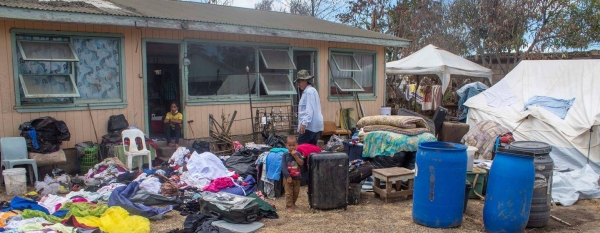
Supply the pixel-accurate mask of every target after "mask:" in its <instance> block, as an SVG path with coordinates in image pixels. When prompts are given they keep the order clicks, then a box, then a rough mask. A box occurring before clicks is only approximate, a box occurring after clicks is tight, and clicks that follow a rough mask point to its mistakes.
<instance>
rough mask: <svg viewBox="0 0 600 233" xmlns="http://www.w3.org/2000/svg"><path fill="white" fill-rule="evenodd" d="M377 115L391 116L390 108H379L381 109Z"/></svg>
mask: <svg viewBox="0 0 600 233" xmlns="http://www.w3.org/2000/svg"><path fill="white" fill-rule="evenodd" d="M379 114H380V115H388V116H389V115H392V108H391V107H381V109H380V110H379Z"/></svg>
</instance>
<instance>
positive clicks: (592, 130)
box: [587, 126, 594, 165]
mask: <svg viewBox="0 0 600 233" xmlns="http://www.w3.org/2000/svg"><path fill="white" fill-rule="evenodd" d="M593 128H594V126H592V127H590V140H589V142H588V156H587V164H588V165H589V164H590V152H591V151H592V132H594V129H593Z"/></svg>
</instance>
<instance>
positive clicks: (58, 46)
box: [17, 40, 79, 62]
mask: <svg viewBox="0 0 600 233" xmlns="http://www.w3.org/2000/svg"><path fill="white" fill-rule="evenodd" d="M17 42H18V43H19V52H20V53H21V56H22V57H23V60H25V61H67V62H69V61H70V62H74V61H79V58H78V57H77V54H75V50H73V47H71V43H69V42H55V41H32V40H19V41H17Z"/></svg>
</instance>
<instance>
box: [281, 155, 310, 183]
mask: <svg viewBox="0 0 600 233" xmlns="http://www.w3.org/2000/svg"><path fill="white" fill-rule="evenodd" d="M296 154H297V156H298V158H299V159H301V160H302V161H304V155H302V153H300V152H298V151H296ZM300 170H301V167H300V165H298V162H296V160H295V159H294V156H292V155H291V154H290V153H289V152H288V153H285V154H283V157H282V158H281V173H282V175H283V178H284V179H285V178H288V177H292V179H302V173H301V172H300Z"/></svg>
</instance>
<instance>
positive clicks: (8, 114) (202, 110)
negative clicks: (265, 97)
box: [0, 19, 385, 148]
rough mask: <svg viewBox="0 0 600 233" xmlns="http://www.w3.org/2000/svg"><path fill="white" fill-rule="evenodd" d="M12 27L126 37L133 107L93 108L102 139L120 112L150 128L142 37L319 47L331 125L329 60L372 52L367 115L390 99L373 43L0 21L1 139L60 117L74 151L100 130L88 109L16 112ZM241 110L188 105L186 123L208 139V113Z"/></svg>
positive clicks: (241, 129)
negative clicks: (338, 54) (336, 54)
mask: <svg viewBox="0 0 600 233" xmlns="http://www.w3.org/2000/svg"><path fill="white" fill-rule="evenodd" d="M11 29H33V30H53V31H66V32H94V33H113V34H122V35H123V36H124V38H125V40H124V41H125V44H124V46H123V49H124V50H125V59H126V60H125V63H124V65H125V71H126V72H125V74H124V78H125V83H126V96H127V106H126V107H125V108H121V109H109V110H92V111H91V114H92V118H93V119H94V123H95V124H96V131H97V132H98V136H99V137H101V136H102V135H104V134H106V127H107V121H108V117H109V116H111V115H116V114H124V115H125V117H126V118H127V120H128V121H129V124H130V125H135V126H137V127H139V128H141V129H142V130H145V119H146V118H145V110H144V104H145V103H144V79H143V78H140V75H142V74H143V73H144V72H143V65H142V62H143V59H142V56H143V55H142V54H143V53H142V49H143V46H142V39H164V40H174V41H183V39H184V38H194V39H210V40H220V41H244V42H257V43H279V44H289V45H290V46H291V47H302V48H313V49H317V50H318V60H317V61H318V64H317V71H318V74H317V75H316V76H317V77H318V88H319V94H320V96H321V105H322V109H323V117H324V118H325V120H326V121H336V122H337V121H338V119H339V113H338V112H339V103H338V102H337V100H336V99H332V100H331V101H329V100H328V98H327V97H328V95H327V91H328V88H329V81H328V80H329V78H328V72H329V69H328V67H327V59H328V55H329V49H331V48H341V49H356V50H370V51H375V52H377V66H376V67H377V70H376V77H377V81H376V97H377V98H376V100H371V101H361V102H362V104H363V108H364V110H365V113H366V114H367V115H374V114H378V113H379V108H380V106H382V105H383V101H384V77H385V69H384V62H385V59H384V47H383V46H372V45H359V44H347V43H331V42H327V41H315V40H304V39H290V38H280V37H267V36H252V35H241V34H228V33H211V32H201V31H187V30H165V29H151V28H132V27H115V26H98V25H82V24H74V23H48V22H41V21H15V20H9V19H6V20H3V19H0V80H2V82H3V84H4V85H2V86H1V87H0V98H1V101H0V109H1V112H0V119H2V121H3V123H2V124H0V136H1V137H8V136H17V135H19V133H20V132H19V131H18V127H19V125H20V124H21V123H23V122H26V121H29V120H32V119H35V118H38V117H42V116H51V117H54V118H56V119H60V120H64V121H65V122H66V124H67V126H68V127H69V130H70V131H71V141H69V142H66V143H64V144H63V147H64V148H72V147H74V146H75V144H76V143H78V142H83V141H96V139H95V136H94V129H93V127H92V121H91V119H90V115H89V113H88V111H62V112H36V113H19V112H17V111H16V110H15V109H14V106H15V91H14V85H15V83H14V77H13V64H12V59H13V58H12V54H13V51H12V50H13V45H12V44H11V33H10V30H11ZM286 104H289V101H287V102H279V103H255V104H254V105H255V106H280V105H286ZM342 105H343V106H344V107H345V108H355V103H354V102H353V101H342ZM234 110H237V111H238V114H237V117H236V118H237V119H244V118H249V117H250V110H249V106H248V104H218V105H202V106H185V108H184V113H185V118H186V120H194V123H193V124H192V126H193V130H194V132H195V136H196V137H207V136H208V115H209V114H213V115H214V116H215V117H217V118H218V119H219V118H220V116H221V112H222V111H223V112H224V113H225V114H228V113H233V111H234ZM231 131H232V134H248V133H251V132H252V129H251V127H250V123H249V122H247V123H243V122H240V123H239V124H234V125H233V127H232V129H231ZM185 135H186V138H192V134H191V131H189V127H188V126H185Z"/></svg>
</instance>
